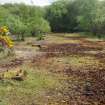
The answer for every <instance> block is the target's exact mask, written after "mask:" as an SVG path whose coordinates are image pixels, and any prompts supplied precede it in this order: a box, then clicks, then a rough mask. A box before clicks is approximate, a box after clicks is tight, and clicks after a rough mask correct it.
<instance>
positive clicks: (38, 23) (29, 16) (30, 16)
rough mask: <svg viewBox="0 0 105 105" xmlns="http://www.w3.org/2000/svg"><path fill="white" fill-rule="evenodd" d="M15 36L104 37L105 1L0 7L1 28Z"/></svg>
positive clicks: (65, 0)
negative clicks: (75, 34) (67, 34)
mask: <svg viewBox="0 0 105 105" xmlns="http://www.w3.org/2000/svg"><path fill="white" fill-rule="evenodd" d="M5 25H6V26H8V27H9V29H10V31H11V32H12V33H13V34H19V35H31V36H35V35H37V34H41V33H48V32H50V31H52V32H91V33H93V34H94V35H99V36H101V35H104V34H105V29H104V28H105V0H101V1H100V0H57V1H56V2H54V3H52V4H51V5H49V6H46V7H38V6H29V5H24V4H4V5H0V26H5Z"/></svg>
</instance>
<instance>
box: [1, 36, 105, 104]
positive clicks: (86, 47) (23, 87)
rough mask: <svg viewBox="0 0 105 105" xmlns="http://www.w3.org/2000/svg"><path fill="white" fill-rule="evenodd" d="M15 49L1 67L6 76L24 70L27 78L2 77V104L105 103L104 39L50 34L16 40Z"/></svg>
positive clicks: (2, 62) (2, 61)
mask: <svg viewBox="0 0 105 105" xmlns="http://www.w3.org/2000/svg"><path fill="white" fill-rule="evenodd" d="M38 43H40V44H42V45H43V46H44V47H42V48H38V47H37V46H36V44H38ZM14 49H15V52H16V56H15V57H14V58H13V57H10V58H7V59H3V60H1V62H0V70H1V72H2V71H6V73H7V74H6V77H8V75H9V76H10V75H11V73H9V74H8V71H16V70H25V71H26V72H27V77H26V78H25V80H24V81H16V80H12V79H2V80H0V105H105V41H103V40H98V39H91V38H87V37H84V36H80V35H79V34H51V35H47V36H46V37H45V40H43V41H41V42H38V41H36V39H34V38H27V39H26V41H25V42H19V43H18V42H16V45H15V48H14Z"/></svg>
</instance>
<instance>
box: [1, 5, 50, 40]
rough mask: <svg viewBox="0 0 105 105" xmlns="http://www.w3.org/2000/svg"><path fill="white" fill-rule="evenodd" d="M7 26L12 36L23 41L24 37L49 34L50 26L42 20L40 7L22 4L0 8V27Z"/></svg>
mask: <svg viewBox="0 0 105 105" xmlns="http://www.w3.org/2000/svg"><path fill="white" fill-rule="evenodd" d="M4 25H6V26H8V27H9V29H10V30H11V32H12V33H13V34H16V35H18V38H19V39H21V40H24V36H26V35H31V36H35V35H36V34H37V33H39V32H40V33H47V32H50V30H51V29H50V25H49V22H48V21H47V20H45V18H44V11H43V9H42V8H40V7H36V6H26V5H24V4H19V5H18V4H14V5H12V4H5V5H1V6H0V26H4Z"/></svg>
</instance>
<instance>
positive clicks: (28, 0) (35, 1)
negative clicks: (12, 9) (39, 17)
mask: <svg viewBox="0 0 105 105" xmlns="http://www.w3.org/2000/svg"><path fill="white" fill-rule="evenodd" d="M53 1H54V0H0V4H4V3H25V4H29V5H38V6H45V5H49V4H51V3H52V2H53Z"/></svg>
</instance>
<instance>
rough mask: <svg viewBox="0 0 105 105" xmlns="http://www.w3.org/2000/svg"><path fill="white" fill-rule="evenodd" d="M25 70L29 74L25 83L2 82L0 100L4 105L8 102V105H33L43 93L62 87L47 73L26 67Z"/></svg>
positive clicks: (7, 80) (6, 80) (8, 80)
mask: <svg viewBox="0 0 105 105" xmlns="http://www.w3.org/2000/svg"><path fill="white" fill-rule="evenodd" d="M23 69H24V70H26V71H27V73H28V75H27V78H26V79H25V80H24V81H16V80H11V79H4V80H0V100H1V102H4V103H3V104H2V105H5V103H6V102H7V104H6V105H32V103H34V104H35V98H36V96H37V95H38V94H40V93H41V91H45V90H48V89H51V88H56V87H59V86H60V84H59V80H58V79H57V78H56V77H54V76H53V75H51V74H49V73H47V72H46V73H44V72H39V71H37V70H34V69H30V68H24V67H23ZM10 74H11V73H10ZM9 76H10V75H9ZM0 105H1V104H0Z"/></svg>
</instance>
